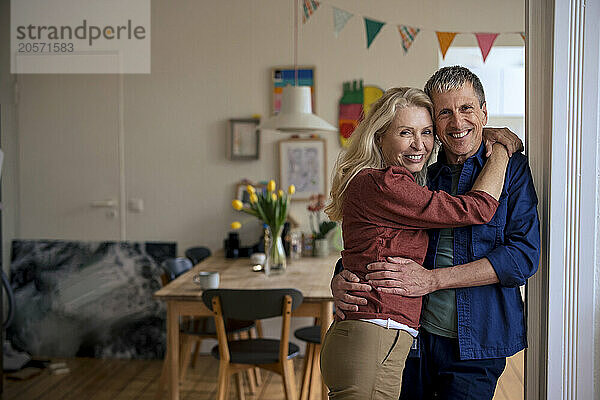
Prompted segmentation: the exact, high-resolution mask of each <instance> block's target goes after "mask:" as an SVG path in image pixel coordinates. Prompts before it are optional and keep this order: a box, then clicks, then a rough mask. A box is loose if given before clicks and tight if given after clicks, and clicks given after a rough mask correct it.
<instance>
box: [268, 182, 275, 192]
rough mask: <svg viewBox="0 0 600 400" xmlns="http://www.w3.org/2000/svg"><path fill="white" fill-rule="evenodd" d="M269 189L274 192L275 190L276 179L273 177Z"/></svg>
mask: <svg viewBox="0 0 600 400" xmlns="http://www.w3.org/2000/svg"><path fill="white" fill-rule="evenodd" d="M267 190H268V191H269V192H274V191H275V181H274V180H273V179H271V180H270V181H269V184H268V185H267Z"/></svg>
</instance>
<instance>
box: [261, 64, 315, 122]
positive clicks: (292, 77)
mask: <svg viewBox="0 0 600 400" xmlns="http://www.w3.org/2000/svg"><path fill="white" fill-rule="evenodd" d="M297 69H298V86H310V94H311V97H312V108H313V112H315V110H316V107H315V67H297ZM295 81H296V73H295V70H294V67H277V68H273V69H272V70H271V86H272V87H271V115H275V114H278V113H279V110H280V109H281V92H282V90H283V88H284V87H285V86H287V85H291V86H294V84H295Z"/></svg>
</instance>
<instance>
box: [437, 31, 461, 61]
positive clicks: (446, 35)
mask: <svg viewBox="0 0 600 400" xmlns="http://www.w3.org/2000/svg"><path fill="white" fill-rule="evenodd" d="M456 33H457V32H438V31H436V32H435V34H436V35H437V38H438V42H439V43H440V50H441V51H442V59H444V58H446V52H447V51H448V47H450V45H451V44H452V41H453V40H454V37H455V36H456Z"/></svg>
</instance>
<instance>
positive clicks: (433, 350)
mask: <svg viewBox="0 0 600 400" xmlns="http://www.w3.org/2000/svg"><path fill="white" fill-rule="evenodd" d="M418 352H419V353H420V354H419V357H418V358H417V357H411V356H409V358H408V359H407V360H406V364H405V367H404V375H403V378H402V392H401V394H400V400H486V399H490V400H491V399H492V397H494V391H495V390H496V383H497V382H498V378H499V377H500V375H501V374H502V372H503V371H504V367H505V366H506V358H488V359H484V360H461V359H460V357H459V349H458V341H457V340H456V339H451V338H446V337H443V336H438V335H433V334H430V333H428V332H427V331H425V330H424V329H421V330H420V331H419V349H418Z"/></svg>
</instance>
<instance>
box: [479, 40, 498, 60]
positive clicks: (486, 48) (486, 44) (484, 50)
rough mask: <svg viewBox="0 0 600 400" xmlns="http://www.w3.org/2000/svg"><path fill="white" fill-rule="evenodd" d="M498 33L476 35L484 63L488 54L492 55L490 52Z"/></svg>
mask: <svg viewBox="0 0 600 400" xmlns="http://www.w3.org/2000/svg"><path fill="white" fill-rule="evenodd" d="M498 35H499V34H498V33H476V34H475V37H476V38H477V43H478V44H479V49H480V50H481V55H482V56H483V62H485V59H486V58H487V56H488V54H490V50H491V49H492V45H493V44H494V41H495V40H496V38H497V37H498Z"/></svg>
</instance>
